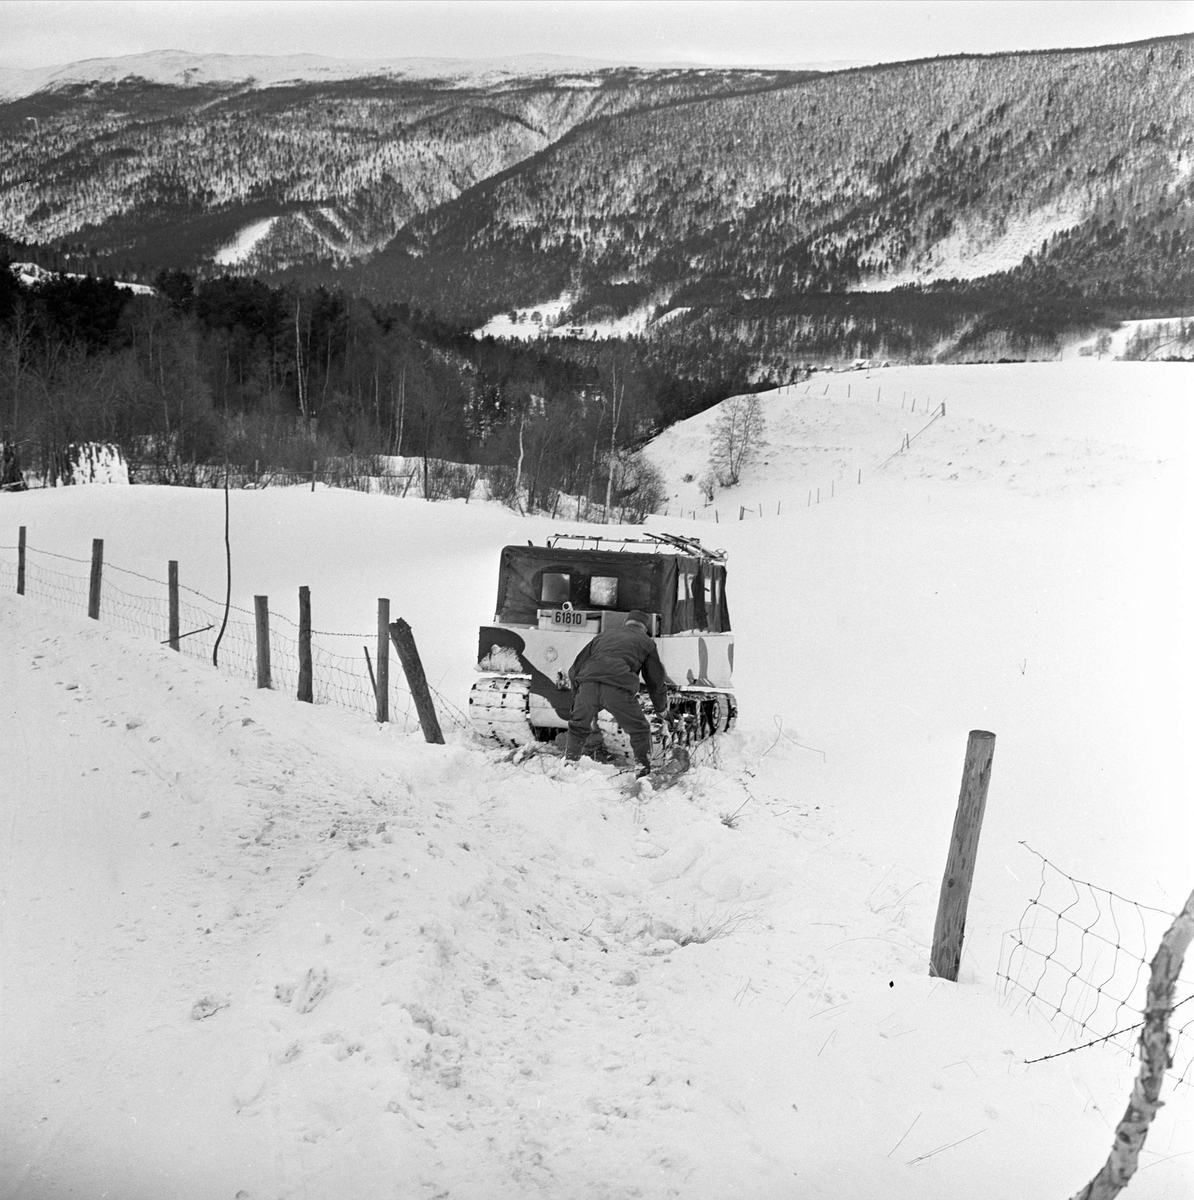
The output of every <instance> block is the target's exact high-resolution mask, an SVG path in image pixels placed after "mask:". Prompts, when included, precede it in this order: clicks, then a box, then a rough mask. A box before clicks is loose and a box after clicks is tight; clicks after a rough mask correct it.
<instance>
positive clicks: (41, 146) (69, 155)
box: [0, 59, 800, 273]
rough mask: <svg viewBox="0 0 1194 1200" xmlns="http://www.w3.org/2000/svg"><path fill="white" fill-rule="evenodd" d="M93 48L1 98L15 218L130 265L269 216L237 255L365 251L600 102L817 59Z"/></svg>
mask: <svg viewBox="0 0 1194 1200" xmlns="http://www.w3.org/2000/svg"><path fill="white" fill-rule="evenodd" d="M283 61H287V60H283ZM196 62H197V63H199V62H201V60H198V59H196ZM86 66H87V64H78V67H79V70H77V71H75V72H74V74H68V75H66V76H65V77H64V78H63V79H61V80H58V81H57V83H56V85H55V86H53V87H51V88H49V89H47V90H42V91H38V92H35V93H33V94H31V95H25V96H21V97H19V98H17V99H13V100H11V101H9V102H8V103H5V104H0V232H3V233H6V234H7V235H9V236H10V237H13V238H16V239H19V240H21V241H25V242H39V243H52V244H55V245H57V246H59V247H60V248H62V249H65V250H67V251H71V252H73V253H74V254H75V255H76V256H79V257H82V258H84V259H86V260H92V259H94V260H95V261H96V263H97V265H100V264H107V266H108V269H113V270H117V271H123V272H125V273H128V272H137V271H147V272H149V273H152V272H153V271H155V270H157V269H159V268H161V267H163V266H165V267H172V268H178V267H186V268H192V269H193V268H195V267H197V266H200V265H202V264H203V263H204V262H207V263H208V264H209V265H210V264H211V262H212V259H213V257H214V256H216V255H217V254H218V253H219V251H220V249H221V248H222V247H226V246H227V245H228V243H229V242H231V241H232V239H233V238H234V236H235V235H236V234H237V233H238V231H241V230H243V229H244V227H245V226H246V225H252V224H253V223H258V229H259V231H261V232H262V236H260V238H259V239H258V240H257V241H256V242H255V243H254V244H253V245H252V247H251V249H247V248H246V249H245V250H244V251H243V252H242V253H239V254H236V255H234V256H233V258H234V259H235V260H236V261H235V264H234V263H233V262H232V261H231V260H230V261H228V262H227V263H226V264H225V265H235V267H236V269H239V270H241V271H244V272H251V271H261V270H268V269H271V268H278V267H283V266H286V265H290V264H292V263H296V262H297V263H309V262H316V261H345V260H348V259H352V258H353V257H356V256H359V255H362V254H367V253H369V252H370V251H372V250H374V249H377V248H378V247H380V246H382V245H384V244H385V243H386V242H388V241H389V240H390V239H391V238H392V237H393V236H394V234H395V233H396V232H397V231H398V230H399V229H401V228H402V227H403V226H404V225H405V224H406V223H407V222H408V221H410V220H411V219H412V218H413V217H415V216H417V215H419V214H421V213H424V212H426V211H429V210H430V209H433V208H435V207H437V206H439V205H442V204H444V203H446V202H448V201H451V200H453V199H456V198H457V197H459V196H460V195H461V194H463V193H464V192H466V191H467V190H468V189H470V188H472V187H473V186H474V185H475V184H477V183H478V182H480V181H482V180H484V179H486V178H488V177H490V176H492V175H494V174H496V173H499V172H501V171H504V170H506V169H507V168H509V167H511V166H512V165H514V164H517V163H518V162H521V161H523V160H524V159H526V158H527V157H529V156H531V155H533V154H535V153H537V152H539V151H541V150H543V149H544V148H545V147H548V146H550V145H552V144H553V143H554V142H556V141H557V140H558V139H559V138H560V137H561V136H562V135H564V134H565V133H566V132H567V131H568V130H570V129H572V128H574V127H575V126H576V125H578V124H580V123H582V122H585V121H588V120H591V119H593V118H594V117H598V116H610V115H612V114H617V113H622V112H626V111H630V110H634V109H638V108H643V107H651V106H657V105H661V104H669V103H674V102H675V101H677V100H682V99H688V98H690V97H692V96H694V95H700V96H707V95H711V94H717V93H719V92H723V91H727V90H729V91H734V90H740V89H742V88H757V87H759V86H769V85H773V84H774V83H775V82H776V81H777V80H788V79H794V78H799V77H800V76H799V75H798V74H797V73H794V72H766V73H758V72H751V71H672V70H660V71H653V72H640V71H634V70H604V71H598V72H589V73H587V74H575V73H573V72H571V71H566V70H565V71H558V72H556V73H543V72H538V73H535V74H530V75H523V76H511V75H510V73H509V72H505V73H502V72H490V73H489V74H488V75H486V76H485V77H483V78H479V79H478V78H469V77H463V78H462V77H460V76H459V75H458V74H446V75H445V76H443V77H435V76H432V77H430V78H428V77H426V72H424V73H419V74H416V73H410V72H408V73H405V74H387V75H380V74H379V75H377V76H374V77H366V78H355V79H334V78H333V79H327V80H297V81H292V82H278V83H276V84H274V85H273V86H264V87H263V86H260V85H258V84H256V83H254V82H253V81H234V80H230V79H220V78H213V77H212V76H213V72H212V71H211V70H206V71H202V70H200V67H199V66H196V67H194V69H193V70H183V67H184V66H185V63H184V64H179V65H176V67H175V69H174V75H175V76H177V78H179V79H180V80H182V81H183V82H181V83H178V84H174V83H166V82H159V81H157V79H146V78H142V77H140V76H138V75H137V74H135V73H133V74H130V75H127V76H124V77H118V73H117V72H115V71H114V70H113V69H112V68H111V67H110V66H109V65H102V64H101V65H97V66H96V67H95V70H94V74H96V75H98V76H100V78H99V80H98V81H96V82H84V81H82V80H81V78H80V77H79V76H80V73H82V74H84V75H85V74H86V72H85V71H83V68H85V67H86ZM161 66H162V64H160V63H157V62H156V61H155V62H154V63H153V64H139V65H138V64H134V65H133V67H131V68H130V69H132V70H134V72H135V70H136V69H143V70H145V72H146V73H147V74H149V75H152V76H162V74H163V72H162V69H161ZM329 69H330V68H329ZM495 76H496V77H495ZM191 80H201V82H186V81H191ZM264 222H269V224H268V226H267V227H266V226H263V224H262V223H264ZM225 257H227V256H225Z"/></svg>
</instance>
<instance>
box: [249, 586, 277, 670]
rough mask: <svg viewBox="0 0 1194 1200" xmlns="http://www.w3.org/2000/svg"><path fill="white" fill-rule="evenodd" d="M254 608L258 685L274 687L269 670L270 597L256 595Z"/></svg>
mask: <svg viewBox="0 0 1194 1200" xmlns="http://www.w3.org/2000/svg"><path fill="white" fill-rule="evenodd" d="M253 608H254V611H255V612H256V615H257V686H258V687H259V688H267V687H273V686H274V685H273V681H272V680H271V679H270V671H269V597H268V596H254V597H253Z"/></svg>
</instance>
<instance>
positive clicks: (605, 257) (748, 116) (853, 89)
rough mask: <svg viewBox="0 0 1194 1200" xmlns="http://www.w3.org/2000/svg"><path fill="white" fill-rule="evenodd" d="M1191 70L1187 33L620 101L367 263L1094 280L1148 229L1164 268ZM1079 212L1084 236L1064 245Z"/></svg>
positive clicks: (453, 287)
mask: <svg viewBox="0 0 1194 1200" xmlns="http://www.w3.org/2000/svg"><path fill="white" fill-rule="evenodd" d="M1191 76H1192V57H1191V38H1190V37H1182V38H1174V39H1166V40H1163V41H1157V42H1151V43H1141V44H1138V45H1132V46H1119V47H1110V48H1105V49H1095V50H1075V51H1065V52H1053V53H1040V54H1019V55H1002V56H997V57H989V58H952V59H934V60H930V61H924V62H917V63H908V64H900V65H896V66H890V67H876V68H866V69H859V70H853V71H847V72H841V73H838V74H833V75H827V76H822V77H817V78H810V79H805V80H801V81H798V82H794V83H792V84H790V85H788V86H782V87H775V88H771V89H768V90H766V91H759V92H756V93H754V94H750V95H735V96H722V97H708V98H704V97H703V98H699V99H694V100H692V101H690V102H689V103H686V104H677V105H672V106H669V107H665V108H656V109H652V110H650V111H645V112H632V113H625V114H622V115H620V116H618V117H616V118H612V117H611V118H605V119H601V120H598V121H593V122H590V123H588V124H586V125H583V126H581V127H579V128H577V129H575V130H573V132H572V133H571V134H570V135H569V136H567V137H565V138H563V139H562V140H561V141H560V142H559V143H557V144H556V145H554V146H553V147H551V148H550V149H549V150H546V151H544V152H543V153H541V154H539V155H537V156H536V157H534V158H532V159H529V160H527V161H526V162H524V163H521V164H520V165H519V166H518V167H516V168H514V169H512V170H510V171H508V172H507V173H506V174H504V175H501V176H498V177H495V178H494V179H492V180H490V181H488V182H486V183H484V184H482V185H480V186H478V187H476V188H474V189H472V190H471V191H470V192H468V193H466V194H465V195H463V196H462V197H461V198H460V199H459V200H457V201H455V202H453V203H451V204H447V205H444V206H442V207H439V208H437V209H435V210H433V211H430V212H428V213H427V214H426V215H425V216H423V217H421V218H420V219H418V220H416V221H414V222H413V223H412V224H411V225H410V226H409V228H408V229H407V230H406V232H405V233H404V234H403V235H402V236H400V237H399V238H398V239H397V240H396V241H395V243H394V244H393V245H392V246H391V247H390V248H389V249H388V250H387V251H386V252H385V253H383V254H382V255H379V256H378V257H376V258H375V259H374V260H373V261H372V262H370V263H369V264H368V265H367V266H365V267H362V268H361V269H360V270H359V272H357V275H358V276H359V278H360V279H361V280H362V283H363V285H365V286H367V287H368V288H370V289H371V290H375V291H377V292H379V293H382V294H384V293H386V292H387V291H390V292H392V293H394V294H402V295H415V296H422V297H425V298H426V300H427V302H428V303H431V304H433V305H435V306H436V307H437V308H438V309H440V310H447V309H450V308H451V307H453V305H455V306H457V307H461V306H466V305H469V304H472V305H474V306H475V307H476V308H477V309H484V308H487V307H488V308H490V309H493V308H494V307H497V306H499V305H500V304H501V303H502V302H504V301H511V302H514V301H518V302H527V301H532V300H535V299H541V298H543V297H544V296H545V295H548V294H552V293H554V292H558V291H559V290H561V289H562V288H564V287H567V286H572V287H574V288H575V287H576V286H577V284H578V282H579V284H580V285H581V288H582V290H583V289H584V288H586V287H587V288H588V289H589V290H590V292H591V294H592V296H593V297H594V299H596V300H599V301H603V302H606V303H608V300H609V285H611V284H613V285H620V286H621V291H622V301H623V303H630V302H640V303H641V302H643V301H645V300H650V301H652V302H662V303H664V304H665V305H670V306H680V305H694V304H698V305H699V304H714V305H721V304H725V303H727V302H730V301H734V300H743V299H752V298H760V297H768V298H774V297H782V296H786V295H800V294H804V293H808V292H817V291H825V290H844V289H851V288H868V287H872V288H873V287H889V286H892V285H893V284H900V283H908V282H913V281H918V282H924V281H927V280H932V279H934V278H936V279H943V278H960V279H973V278H976V277H980V276H987V275H990V274H992V273H995V272H1000V271H1007V270H1010V269H1013V268H1018V267H1020V266H1021V264H1022V263H1023V260H1024V259H1025V257H1026V256H1030V255H1031V256H1034V257H1035V259H1036V260H1048V259H1050V258H1051V257H1057V256H1060V259H1061V260H1064V261H1065V263H1066V266H1067V269H1068V270H1069V271H1070V272H1071V273H1072V274H1073V275H1074V276H1075V278H1077V279H1078V280H1080V281H1081V282H1083V283H1084V284H1089V285H1092V286H1094V285H1097V284H1098V282H1099V281H1100V280H1108V279H1109V280H1116V279H1119V278H1120V277H1121V276H1123V275H1124V274H1125V272H1128V271H1130V270H1132V269H1138V264H1136V263H1134V262H1133V261H1131V258H1132V257H1133V256H1131V255H1129V254H1128V253H1127V251H1128V249H1129V248H1130V246H1131V245H1132V243H1133V240H1134V239H1135V240H1136V241H1139V238H1140V235H1141V233H1142V232H1143V233H1148V234H1155V235H1158V236H1161V237H1163V238H1164V241H1163V243H1162V245H1163V253H1162V257H1163V260H1164V261H1163V263H1162V269H1163V273H1168V272H1171V271H1172V270H1173V269H1174V267H1175V266H1180V260H1181V259H1182V257H1184V256H1188V253H1189V251H1188V240H1187V239H1188V235H1189V232H1190V213H1191V207H1190V198H1191V174H1190V172H1191V161H1192V160H1191V155H1192V154H1194V90H1192V88H1191V82H1192V78H1191ZM1070 230H1074V231H1075V233H1076V234H1080V235H1081V237H1080V240H1079V244H1077V245H1075V244H1073V243H1072V242H1071V243H1070V244H1068V245H1066V246H1065V247H1064V249H1063V250H1061V251H1059V249H1058V246H1057V243H1058V240H1059V239H1062V240H1064V239H1065V237H1066V234H1067V232H1068V231H1070ZM1175 238H1176V239H1177V240H1176V242H1175V241H1174V239H1175ZM1111 245H1118V246H1120V247H1121V252H1120V253H1119V254H1115V253H1110V254H1109V253H1108V249H1109V247H1110V246H1111ZM627 285H629V286H627ZM1141 285H1142V287H1143V289H1144V290H1145V291H1146V292H1147V291H1148V289H1149V287H1150V286H1152V285H1151V284H1150V282H1149V281H1148V280H1147V279H1144V280H1141ZM583 305H584V298H583V295H582V300H581V307H583Z"/></svg>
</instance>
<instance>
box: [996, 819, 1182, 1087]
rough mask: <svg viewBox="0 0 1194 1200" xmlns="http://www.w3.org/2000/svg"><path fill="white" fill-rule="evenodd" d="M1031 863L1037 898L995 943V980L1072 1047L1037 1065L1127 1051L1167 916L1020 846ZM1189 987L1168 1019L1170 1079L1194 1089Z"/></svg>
mask: <svg viewBox="0 0 1194 1200" xmlns="http://www.w3.org/2000/svg"><path fill="white" fill-rule="evenodd" d="M1020 844H1021V845H1022V846H1023V847H1024V849H1025V850H1026V851H1027V852H1028V853H1030V854H1032V855H1034V856H1035V857H1036V859H1037V860H1038V862H1039V869H1040V878H1039V881H1038V883H1037V890H1036V894H1035V895H1034V896H1033V897H1032V898H1031V899H1030V900H1029V901H1028V905H1027V907H1026V908H1025V910H1024V913H1023V915H1022V916H1021V918H1020V922H1019V925H1018V926H1017V927H1016V928H1015V929H1013V930H1009V931H1008V932H1007V933H1005V934H1004V937H1003V945H1002V947H1001V951H1000V956H999V968H998V971H997V978H998V980H999V983H1000V987H1001V990H1002V993H1003V995H1004V996H1005V997H1006V998H1007V999H1008V1000H1010V1001H1011V1002H1012V1003H1013V1004H1014V1005H1016V1006H1017V1007H1023V1008H1025V1009H1027V1010H1029V1011H1032V1012H1036V1013H1039V1014H1041V1015H1043V1016H1044V1017H1045V1018H1046V1019H1047V1020H1048V1021H1049V1022H1050V1023H1051V1024H1053V1025H1054V1026H1055V1027H1057V1028H1059V1029H1060V1031H1061V1034H1062V1037H1063V1038H1064V1039H1065V1040H1066V1041H1069V1042H1072V1043H1074V1044H1073V1045H1071V1046H1069V1047H1068V1048H1067V1049H1064V1050H1059V1051H1058V1052H1057V1053H1056V1054H1048V1055H1043V1056H1042V1057H1041V1058H1037V1059H1028V1060H1027V1062H1029V1063H1033V1062H1043V1061H1044V1060H1045V1059H1047V1058H1058V1057H1061V1056H1062V1055H1064V1054H1073V1053H1075V1052H1076V1051H1078V1050H1084V1049H1086V1048H1088V1047H1090V1046H1095V1045H1103V1044H1110V1045H1113V1046H1117V1047H1119V1048H1120V1049H1121V1050H1123V1051H1124V1052H1125V1053H1126V1054H1128V1055H1133V1054H1134V1053H1135V1052H1136V1045H1137V1040H1138V1035H1139V1032H1140V1029H1141V1027H1142V1024H1143V1021H1142V1019H1141V1013H1142V1012H1143V1010H1144V1004H1145V992H1146V989H1147V986H1148V979H1149V963H1150V960H1151V957H1152V955H1153V953H1155V951H1156V948H1157V945H1158V944H1159V942H1160V940H1161V936H1162V934H1163V933H1164V932H1165V930H1166V929H1167V928H1168V927H1169V925H1170V923H1171V922H1172V920H1173V917H1174V914H1173V913H1169V912H1166V911H1165V910H1164V909H1159V908H1153V907H1151V906H1149V905H1147V904H1140V903H1138V902H1137V901H1135V900H1129V899H1127V898H1126V897H1124V896H1121V895H1119V894H1118V893H1116V892H1112V891H1110V890H1109V889H1107V888H1104V887H1099V886H1098V885H1096V884H1093V883H1087V882H1086V881H1085V880H1081V879H1076V878H1074V876H1072V875H1069V874H1067V873H1066V872H1065V871H1062V870H1061V869H1060V868H1059V867H1056V866H1055V865H1054V864H1053V863H1051V862H1050V861H1049V860H1048V859H1047V858H1045V856H1044V855H1043V854H1040V853H1038V852H1037V851H1036V850H1033V849H1032V847H1031V846H1029V845H1028V844H1027V843H1026V842H1021V843H1020ZM1190 1001H1194V987H1192V986H1191V979H1190V973H1189V971H1188V970H1187V972H1186V974H1185V975H1183V976H1181V977H1179V979H1178V996H1177V999H1176V1001H1175V1003H1174V1009H1173V1015H1172V1017H1171V1020H1170V1037H1171V1045H1170V1052H1171V1058H1172V1063H1171V1067H1170V1070H1169V1076H1170V1078H1171V1080H1172V1082H1173V1083H1174V1084H1175V1085H1183V1084H1185V1085H1189V1084H1191V1083H1194V1004H1191V1003H1190Z"/></svg>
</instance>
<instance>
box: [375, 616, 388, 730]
mask: <svg viewBox="0 0 1194 1200" xmlns="http://www.w3.org/2000/svg"><path fill="white" fill-rule="evenodd" d="M389 719H390V601H389V598H388V597H386V598H383V597H380V596H379V597H378V600H377V723H378V724H379V725H384V724H385V723H386V722H387V721H388V720H389Z"/></svg>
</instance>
